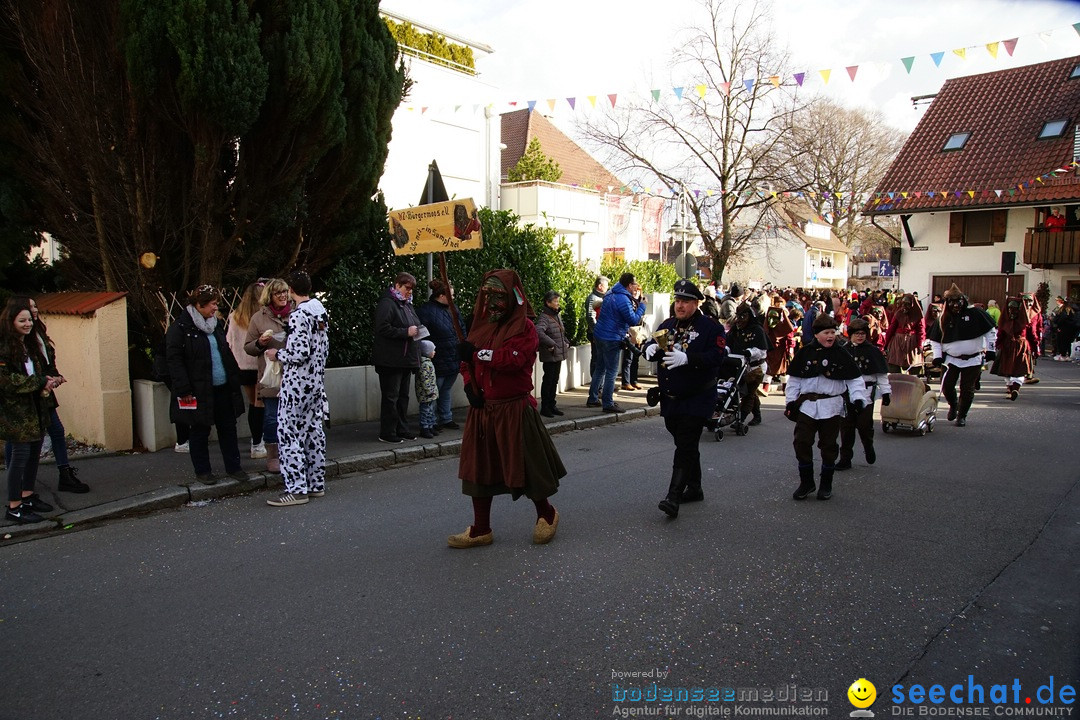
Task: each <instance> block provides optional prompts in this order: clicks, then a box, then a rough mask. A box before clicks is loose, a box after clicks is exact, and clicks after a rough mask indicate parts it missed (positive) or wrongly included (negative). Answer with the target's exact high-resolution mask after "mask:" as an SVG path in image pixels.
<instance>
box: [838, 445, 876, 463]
mask: <svg viewBox="0 0 1080 720" xmlns="http://www.w3.org/2000/svg"><path fill="white" fill-rule="evenodd" d="M875 462H877V453H876V452H874V443H873V442H868V443H866V464H867V465H873V464H874V463H875ZM837 467H839V465H838V466H837Z"/></svg>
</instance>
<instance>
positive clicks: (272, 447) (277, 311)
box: [244, 278, 292, 473]
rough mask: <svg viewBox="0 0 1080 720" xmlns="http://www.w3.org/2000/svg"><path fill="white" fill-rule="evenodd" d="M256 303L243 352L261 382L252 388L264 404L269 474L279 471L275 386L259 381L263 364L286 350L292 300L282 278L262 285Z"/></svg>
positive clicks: (276, 394)
mask: <svg viewBox="0 0 1080 720" xmlns="http://www.w3.org/2000/svg"><path fill="white" fill-rule="evenodd" d="M259 301H260V302H261V303H262V308H261V309H260V310H259V312H257V313H255V314H254V315H253V316H252V317H251V321H250V322H249V323H248V331H247V335H246V336H245V338H244V351H245V352H246V353H247V354H248V355H251V356H253V357H255V358H256V361H257V366H256V368H255V372H256V377H258V378H260V381H259V382H258V384H257V385H256V387H255V393H256V396H257V397H258V402H260V403H262V405H263V424H262V437H263V443H264V445H265V446H266V469H267V471H268V472H272V473H276V472H280V471H281V465H280V461H279V454H278V391H279V390H280V388H281V382H280V376H279V380H278V384H277V385H274V386H273V387H270V386H267V385H264V384H263V383H262V382H261V378H262V376H263V373H264V372H266V364H267V363H269V362H276V361H277V351H278V350H280V349H281V348H283V347H285V334H286V333H285V330H286V328H287V327H288V325H289V313H290V312H292V301H291V300H290V299H289V285H288V283H286V282H285V281H284V280H282V279H281V278H272V279H270V280H267V281H266V284H265V285H263V287H262V291H261V294H260V296H259Z"/></svg>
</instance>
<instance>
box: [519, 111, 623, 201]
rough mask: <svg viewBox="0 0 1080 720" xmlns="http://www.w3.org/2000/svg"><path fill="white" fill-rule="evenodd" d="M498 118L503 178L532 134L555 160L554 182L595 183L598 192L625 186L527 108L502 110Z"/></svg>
mask: <svg viewBox="0 0 1080 720" xmlns="http://www.w3.org/2000/svg"><path fill="white" fill-rule="evenodd" d="M501 120H502V123H501V124H502V143H503V144H504V145H506V149H505V150H503V151H502V157H501V160H502V163H501V168H502V179H503V180H504V181H505V180H506V175H507V173H509V172H510V169H511V168H513V167H514V166H515V165H517V163H518V160H520V159H521V156H522V155H524V154H525V149H526V148H527V147H528V146H529V141H530V140H532V139H533V138H534V137H535V138H537V139H538V140H539V141H540V147H541V149H542V150H543V151H544V154H545V155H547V156H548V157H549V158H551V159H552V160H554V161H555V162H557V163H559V169H561V170H562V177H561V178H559V181H558V182H559V183H560V184H563V185H584V186H587V187H588V188H589V189H595V188H596V186H597V185H599V186H600V189H601V191H602V192H608V188H609V187H614V188H615V190H614V192H616V193H617V192H619V189H620V188H621V187H623V186H624V185H625V183H623V182H622V181H621V180H619V178H617V177H615V176H614V175H613V174H612V173H611V172H610V171H609V170H608V169H607V168H605V167H604V166H603V165H601V164H600V163H599V162H597V161H596V159H595V158H593V157H592V156H591V155H589V153H587V152H585V150H584V149H582V147H581V146H580V145H578V144H577V143H575V142H574V141H573V140H571V139H570V138H568V137H567V136H566V135H564V134H563V133H562V131H560V130H559V129H558V128H557V127H555V126H554V125H553V124H552V123H551V121H550V120H548V119H547V118H546V117H544V116H543V115H541V114H540V113H538V112H534V111H532V110H528V109H526V110H515V111H514V112H509V113H504V114H503V115H502V116H501Z"/></svg>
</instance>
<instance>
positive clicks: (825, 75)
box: [818, 70, 832, 85]
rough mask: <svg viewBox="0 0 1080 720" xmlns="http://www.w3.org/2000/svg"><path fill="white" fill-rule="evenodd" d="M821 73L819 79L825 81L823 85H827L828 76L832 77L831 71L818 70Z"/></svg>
mask: <svg viewBox="0 0 1080 720" xmlns="http://www.w3.org/2000/svg"><path fill="white" fill-rule="evenodd" d="M818 72H819V73H821V79H822V80H824V81H825V84H826V85H828V84H829V76H830V75H832V70H818Z"/></svg>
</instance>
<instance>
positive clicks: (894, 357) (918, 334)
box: [885, 294, 926, 369]
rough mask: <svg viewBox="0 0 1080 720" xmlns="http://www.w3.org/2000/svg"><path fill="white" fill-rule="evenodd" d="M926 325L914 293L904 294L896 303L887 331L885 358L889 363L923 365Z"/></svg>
mask: <svg viewBox="0 0 1080 720" xmlns="http://www.w3.org/2000/svg"><path fill="white" fill-rule="evenodd" d="M925 340H926V325H925V323H924V321H923V314H922V308H921V307H919V302H918V301H917V300H916V299H915V296H914V295H910V294H909V295H904V296H903V297H902V298H900V301H899V302H898V303H897V304H896V312H895V313H894V314H893V317H892V322H891V323H889V328H888V330H886V331H885V358H886V359H887V360H888V362H889V365H895V366H897V367H899V368H901V369H907V368H909V367H911V366H912V365H922V361H923V360H922V346H923V342H924V341H925Z"/></svg>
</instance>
